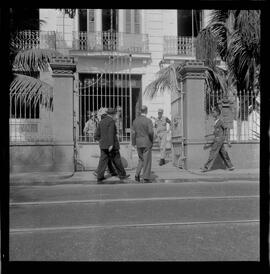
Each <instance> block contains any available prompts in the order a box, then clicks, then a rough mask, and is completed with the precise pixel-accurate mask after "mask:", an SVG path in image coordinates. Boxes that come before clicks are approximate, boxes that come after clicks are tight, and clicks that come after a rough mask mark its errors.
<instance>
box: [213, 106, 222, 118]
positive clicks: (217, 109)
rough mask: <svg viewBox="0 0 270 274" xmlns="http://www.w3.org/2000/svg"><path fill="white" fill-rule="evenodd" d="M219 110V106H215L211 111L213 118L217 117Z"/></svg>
mask: <svg viewBox="0 0 270 274" xmlns="http://www.w3.org/2000/svg"><path fill="white" fill-rule="evenodd" d="M220 113H221V111H220V108H218V107H215V108H214V109H213V111H212V115H213V117H214V118H217V117H218V116H219V115H220Z"/></svg>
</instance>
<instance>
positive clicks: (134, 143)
mask: <svg viewBox="0 0 270 274" xmlns="http://www.w3.org/2000/svg"><path fill="white" fill-rule="evenodd" d="M131 142H132V145H133V146H135V145H136V131H135V130H134V123H133V125H132V127H131Z"/></svg>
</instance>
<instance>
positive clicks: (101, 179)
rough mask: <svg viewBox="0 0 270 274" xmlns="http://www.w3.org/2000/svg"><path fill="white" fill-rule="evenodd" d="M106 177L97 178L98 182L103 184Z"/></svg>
mask: <svg viewBox="0 0 270 274" xmlns="http://www.w3.org/2000/svg"><path fill="white" fill-rule="evenodd" d="M105 179H106V178H105V177H102V178H99V179H97V182H98V184H103V181H104V180H105Z"/></svg>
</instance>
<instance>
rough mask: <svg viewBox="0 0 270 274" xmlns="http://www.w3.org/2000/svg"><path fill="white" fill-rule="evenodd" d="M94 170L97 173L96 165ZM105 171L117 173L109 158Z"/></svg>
mask: <svg viewBox="0 0 270 274" xmlns="http://www.w3.org/2000/svg"><path fill="white" fill-rule="evenodd" d="M95 172H96V173H98V167H97V169H96V170H95ZM107 172H108V173H110V174H117V171H116V170H115V168H114V166H113V163H112V160H111V159H110V158H109V160H108V170H107Z"/></svg>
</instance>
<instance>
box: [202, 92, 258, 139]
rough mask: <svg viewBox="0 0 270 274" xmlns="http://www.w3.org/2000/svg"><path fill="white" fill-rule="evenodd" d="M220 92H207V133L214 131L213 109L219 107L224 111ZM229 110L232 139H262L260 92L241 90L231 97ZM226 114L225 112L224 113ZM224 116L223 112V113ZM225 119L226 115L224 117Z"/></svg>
mask: <svg viewBox="0 0 270 274" xmlns="http://www.w3.org/2000/svg"><path fill="white" fill-rule="evenodd" d="M222 99H223V96H222V93H220V92H209V91H207V90H206V93H205V113H206V119H205V132H206V135H208V134H211V133H212V132H213V126H214V120H213V118H212V115H211V110H212V109H213V108H214V107H217V106H218V107H219V108H220V109H221V111H222V107H221V100H222ZM229 108H230V111H229V112H228V113H229V115H231V121H232V122H231V123H230V129H229V133H230V141H233V142H249V141H257V142H258V141H260V94H256V93H255V92H254V91H246V92H241V91H240V92H239V94H238V95H234V96H231V97H229ZM223 115H225V114H223ZM221 117H222V114H221ZM223 119H224V117H223Z"/></svg>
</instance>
